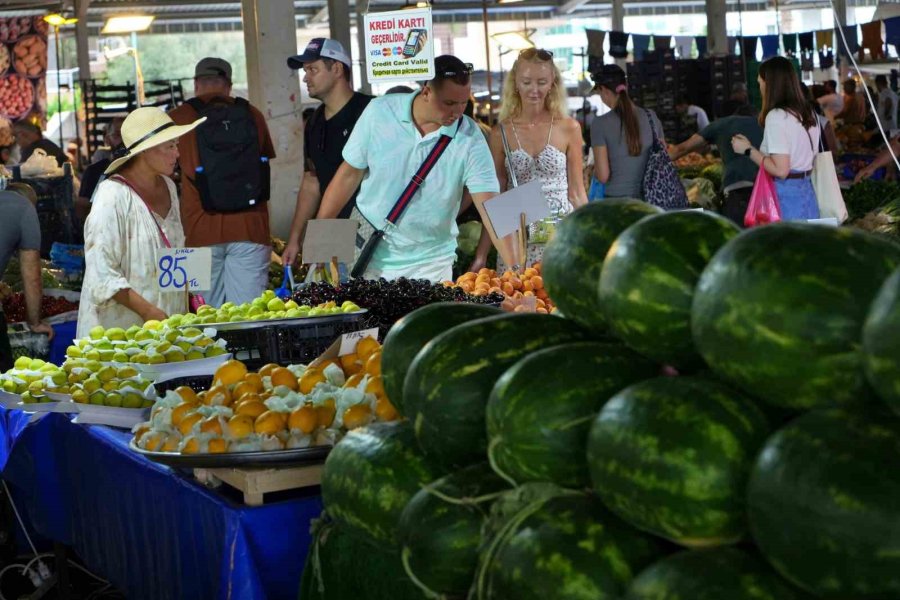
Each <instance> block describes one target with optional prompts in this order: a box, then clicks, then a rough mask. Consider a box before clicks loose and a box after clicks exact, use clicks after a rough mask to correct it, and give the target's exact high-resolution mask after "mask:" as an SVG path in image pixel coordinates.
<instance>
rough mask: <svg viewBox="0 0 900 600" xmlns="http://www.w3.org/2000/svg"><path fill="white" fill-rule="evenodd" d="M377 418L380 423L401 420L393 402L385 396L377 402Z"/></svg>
mask: <svg viewBox="0 0 900 600" xmlns="http://www.w3.org/2000/svg"><path fill="white" fill-rule="evenodd" d="M375 416H376V417H378V420H379V421H396V420H397V419H398V418H400V415H399V414H398V413H397V409H396V408H394V405H393V404H391V401H390V400H388V399H387V398H385V397H383V396H382V397H380V398H378V400H377V401H376V402H375Z"/></svg>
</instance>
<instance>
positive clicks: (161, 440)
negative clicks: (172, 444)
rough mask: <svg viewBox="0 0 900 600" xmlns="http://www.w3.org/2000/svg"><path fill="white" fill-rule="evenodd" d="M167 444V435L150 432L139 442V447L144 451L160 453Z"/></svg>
mask: <svg viewBox="0 0 900 600" xmlns="http://www.w3.org/2000/svg"><path fill="white" fill-rule="evenodd" d="M165 443H166V434H164V433H161V432H159V431H148V432H147V433H145V434H144V435H142V436H141V439H140V440H138V445H139V446H140V447H141V448H143V449H144V450H149V451H150V452H158V451H159V449H160V448H162V447H163V444H165Z"/></svg>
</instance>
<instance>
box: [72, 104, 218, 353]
mask: <svg viewBox="0 0 900 600" xmlns="http://www.w3.org/2000/svg"><path fill="white" fill-rule="evenodd" d="M204 120H205V118H204V119H198V120H197V121H194V122H193V123H191V124H190V125H176V124H175V123H174V122H172V119H171V118H169V116H168V115H166V113H165V112H163V111H162V110H161V109H159V108H156V107H145V108H139V109H137V110H135V111H134V112H132V113H131V114H129V115H128V117H127V118H126V119H125V121H124V122H123V123H122V142H123V144H124V146H125V150H124V151H123V153H122V154H121V155H120V156H119V157H118V158H116V160H114V161H113V162H112V163H111V164H110V165H109V167H108V168H107V169H106V171H105V175H106V176H107V177H108V179H106V180H105V181H103V182H102V183H101V184H100V185H99V186H98V187H97V191H96V193H95V194H94V201H93V207H92V208H91V213H90V215H89V216H88V219H87V221H86V222H85V225H84V258H85V263H86V268H85V273H84V284H83V286H82V293H81V306H80V308H79V311H78V333H77V335H78V337H83V336H86V335H88V333H89V332H90V330H91V329H92V328H93V327H96V326H97V325H102V326H103V327H104V328H110V327H122V328H128V327H130V326H132V325H141V324H143V323H144V322H145V321H149V320H151V319H156V320H160V319H165V318H166V316H168V315H170V314H173V313H182V312H185V311H186V310H187V308H188V307H187V299H186V297H185V293H184V291H183V290H180V291H176V290H172V291H161V290H160V289H159V283H158V280H157V264H156V252H157V250H158V249H160V248H166V247H172V248H177V247H180V246H183V245H184V231H183V229H182V227H181V214H180V212H179V209H178V193H177V191H176V189H175V184H174V183H173V182H172V180H171V179H170V177H171V175H172V173H173V171H174V170H175V165H176V164H177V163H178V138H179V136H182V135H184V134H185V133H187V132H189V131H191V130H192V129H193V128H194V127H196V126H197V125H199V124H200V123H202V122H203V121H204Z"/></svg>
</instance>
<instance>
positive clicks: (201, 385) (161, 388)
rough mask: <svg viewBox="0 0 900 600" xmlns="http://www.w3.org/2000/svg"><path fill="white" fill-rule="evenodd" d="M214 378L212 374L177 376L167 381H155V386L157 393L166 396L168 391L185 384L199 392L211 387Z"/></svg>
mask: <svg viewBox="0 0 900 600" xmlns="http://www.w3.org/2000/svg"><path fill="white" fill-rule="evenodd" d="M212 379H213V376H212V375H193V376H190V377H176V378H175V379H168V380H166V381H161V382H158V383H154V384H153V388H154V389H155V390H156V393H157V395H159V396H160V397H162V396H165V395H166V392H168V391H170V390H174V389H175V388H179V387H181V386H183V385H185V386H187V387H189V388H191V389H192V390H194V391H195V392H198V393H199V392H202V391H204V390H208V389H209V388H210V386H211V385H212Z"/></svg>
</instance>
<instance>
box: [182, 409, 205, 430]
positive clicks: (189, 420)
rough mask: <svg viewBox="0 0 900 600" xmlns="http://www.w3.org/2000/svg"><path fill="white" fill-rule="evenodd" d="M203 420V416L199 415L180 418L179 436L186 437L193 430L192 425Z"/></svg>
mask: <svg viewBox="0 0 900 600" xmlns="http://www.w3.org/2000/svg"><path fill="white" fill-rule="evenodd" d="M202 419H203V415H201V414H200V413H197V412H195V413H190V414H187V415H185V416H184V417H182V419H181V422H180V423H178V431H179V433H181V435H187V434H189V433H190V432H191V430H192V429H193V428H194V424H196V423H199V422H200V421H201V420H202Z"/></svg>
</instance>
